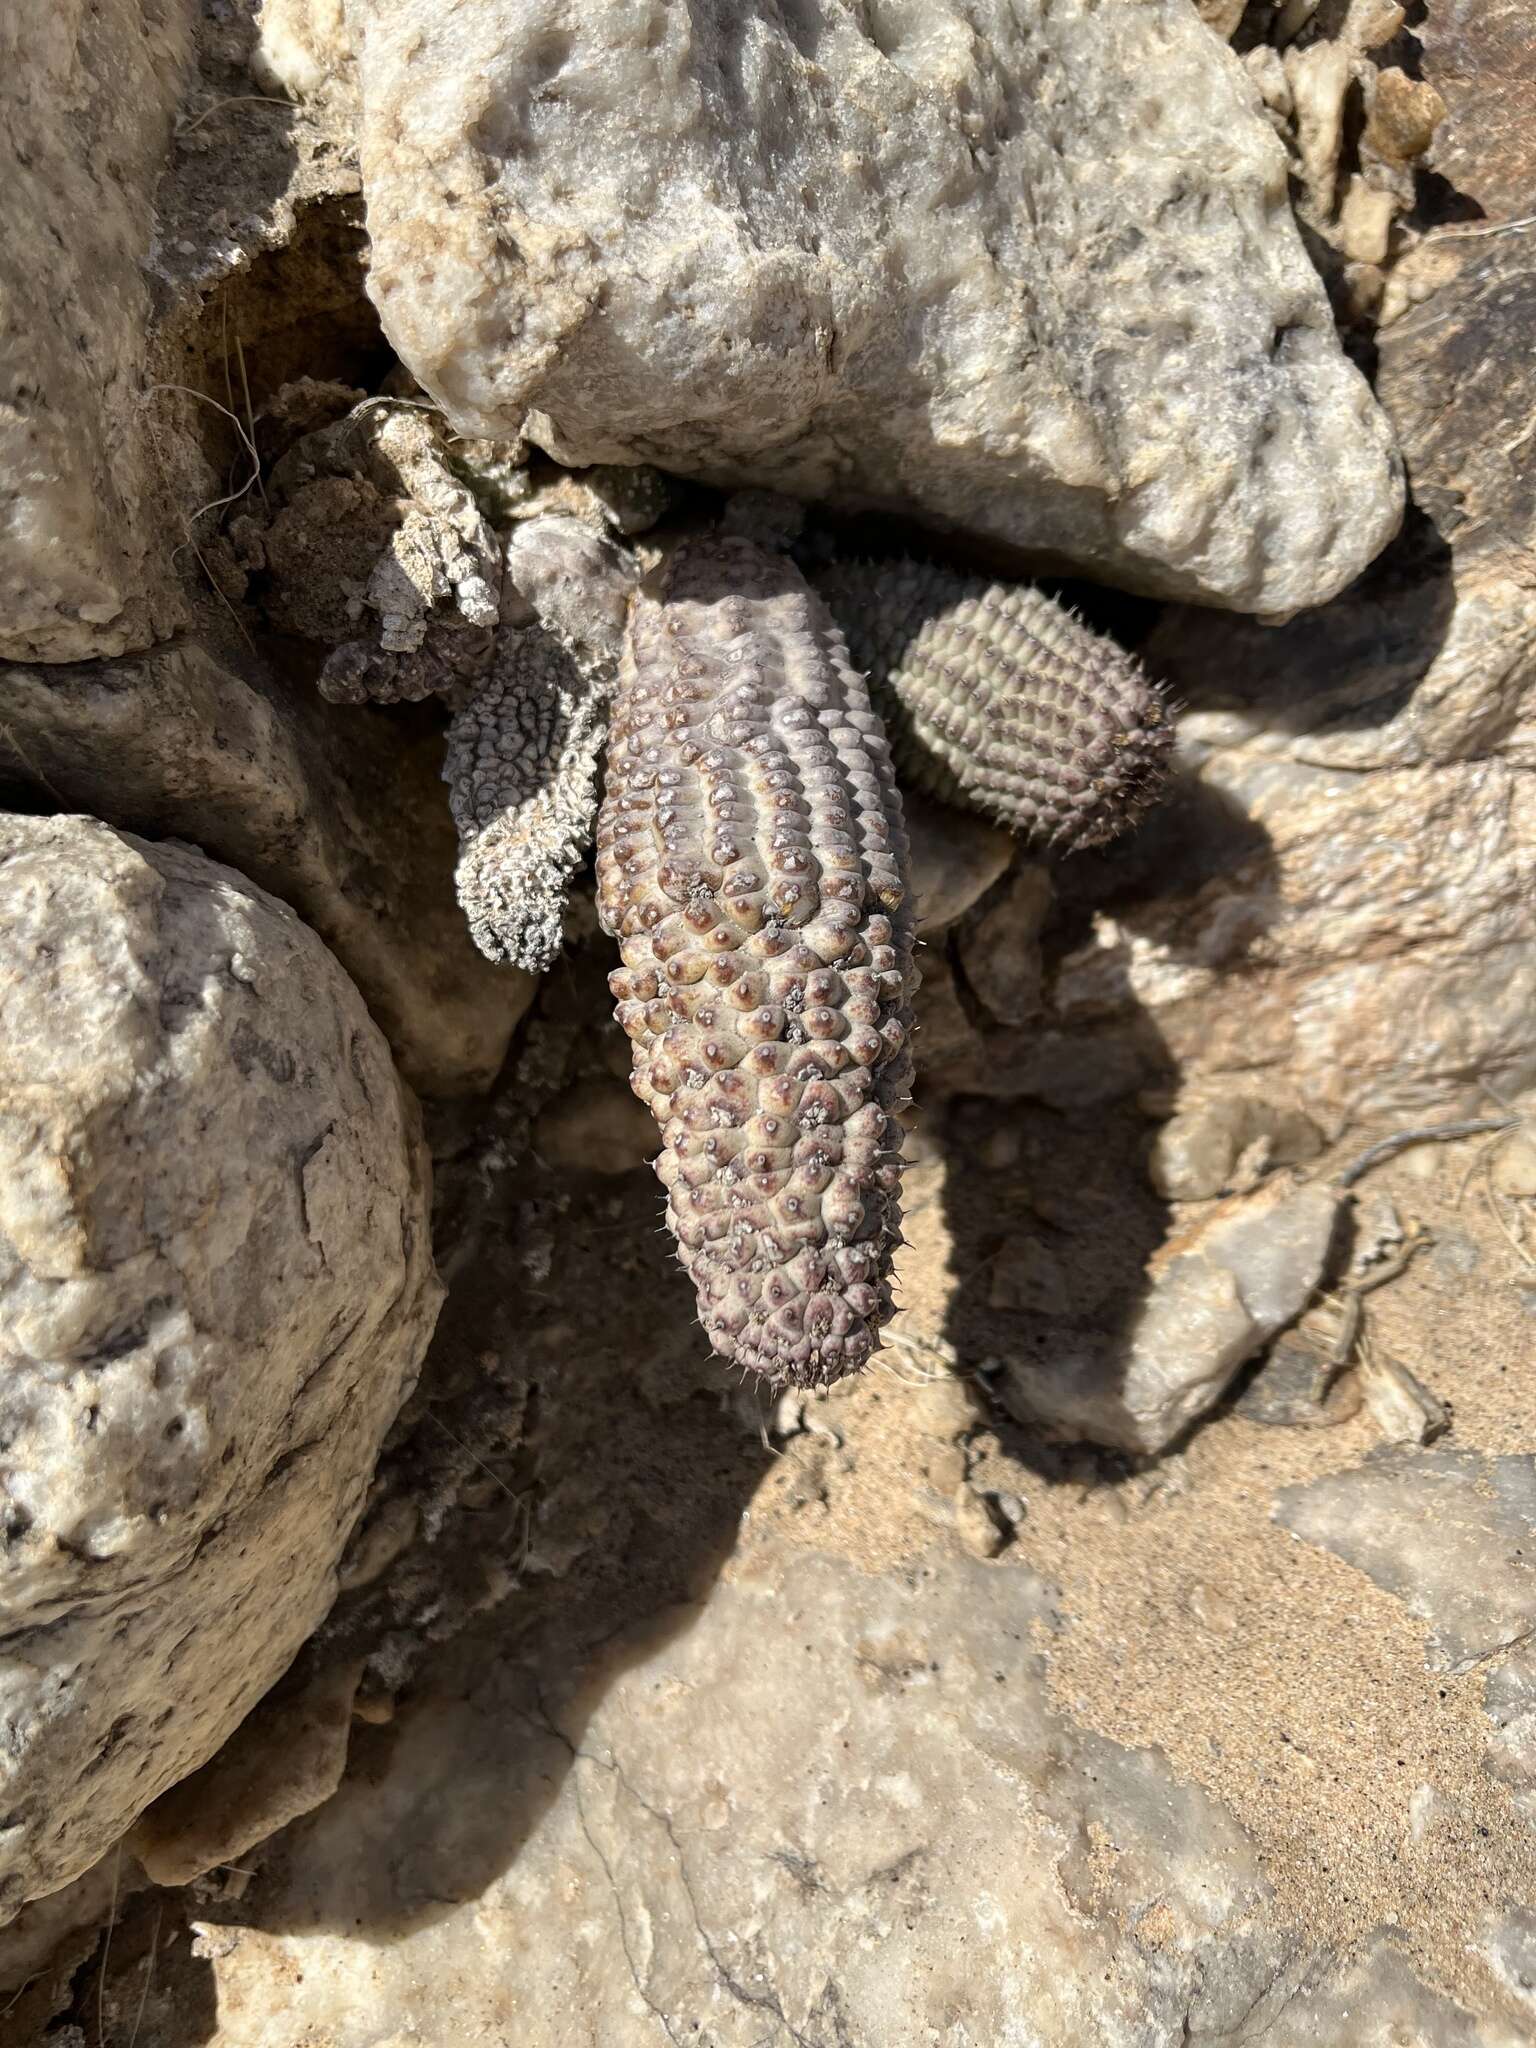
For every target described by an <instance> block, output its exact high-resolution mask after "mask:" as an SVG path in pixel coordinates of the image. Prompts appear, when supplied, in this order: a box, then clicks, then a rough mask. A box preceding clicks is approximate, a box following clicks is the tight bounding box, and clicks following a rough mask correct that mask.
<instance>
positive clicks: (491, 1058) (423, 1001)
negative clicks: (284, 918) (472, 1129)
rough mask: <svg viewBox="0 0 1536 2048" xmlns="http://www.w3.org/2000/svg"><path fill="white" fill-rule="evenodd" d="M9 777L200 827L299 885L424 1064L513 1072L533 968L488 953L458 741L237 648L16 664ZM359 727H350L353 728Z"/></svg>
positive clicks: (3, 679)
mask: <svg viewBox="0 0 1536 2048" xmlns="http://www.w3.org/2000/svg"><path fill="white" fill-rule="evenodd" d="M0 691H3V694H4V699H5V712H4V717H3V719H0V783H3V784H4V785H8V786H9V787H10V788H11V789H13V790H20V789H25V790H26V792H27V804H28V807H31V806H35V805H37V804H38V803H44V804H48V805H61V806H63V807H65V808H70V809H78V810H82V811H90V812H93V813H95V814H96V815H97V816H100V817H105V818H108V819H110V820H111V822H112V823H113V824H116V825H121V826H124V827H126V828H127V829H128V830H130V831H135V832H143V833H146V834H149V835H151V836H155V837H159V836H162V835H165V836H170V837H175V838H179V839H186V840H190V841H192V842H193V843H195V844H196V845H198V846H200V847H202V848H203V850H204V851H205V852H206V853H209V854H211V855H213V856H214V857H216V858H217V859H220V860H224V861H228V862H229V863H230V864H231V865H232V866H235V867H238V868H239V870H240V871H241V873H242V874H245V875H249V876H250V877H251V879H252V880H253V881H255V882H257V883H259V884H260V886H261V887H262V888H264V889H270V890H271V892H272V893H273V895H275V896H279V897H281V898H282V899H283V901H284V902H285V903H289V904H291V905H292V906H293V908H294V909H295V910H297V911H298V912H299V914H300V915H301V916H302V917H303V918H304V919H305V921H306V922H307V923H308V924H310V925H312V926H313V927H314V929H315V930H316V931H317V932H319V934H320V936H321V937H322V938H323V939H324V940H325V942H326V944H327V945H328V946H329V947H330V948H331V950H332V951H333V952H334V953H335V955H336V957H337V958H338V959H339V960H340V962H341V964H342V966H343V967H345V968H346V970H347V972H348V973H349V974H350V975H351V976H352V978H353V980H354V981H355V982H356V983H357V985H358V987H359V989H360V990H361V991H362V993H363V996H364V997H365V999H366V1000H367V1003H368V1007H369V1009H370V1010H371V1011H372V1013H373V1016H374V1018H375V1020H376V1021H377V1023H378V1024H379V1026H380V1027H381V1029H382V1030H383V1032H384V1035H385V1037H386V1038H387V1039H388V1040H389V1041H390V1044H391V1046H392V1047H393V1049H394V1052H395V1056H396V1058H397V1059H398V1060H399V1062H400V1067H401V1070H402V1072H403V1073H404V1075H405V1077H406V1079H407V1080H408V1081H410V1082H411V1084H412V1085H413V1086H414V1087H416V1088H417V1089H419V1090H421V1092H422V1093H424V1094H428V1095H457V1094H464V1093H466V1092H472V1091H474V1090H477V1089H481V1088H485V1087H488V1086H489V1085H490V1083H491V1082H492V1081H493V1080H494V1079H495V1076H496V1073H497V1070H498V1068H499V1067H500V1065H501V1062H502V1059H503V1057H504V1055H505V1053H506V1049H507V1042H508V1040H509V1038H510V1037H511V1034H512V1031H513V1029H514V1027H515V1026H516V1024H517V1021H518V1019H519V1017H521V1015H522V1014H523V1012H524V1011H525V1010H526V1009H527V1007H528V1003H529V1000H530V998H531V996H532V993H533V988H534V982H533V979H532V977H531V976H529V975H525V974H519V973H518V972H517V971H516V969H514V968H508V967H494V966H492V965H491V963H490V962H489V961H487V960H484V959H482V958H481V956H480V955H479V953H477V952H476V950H475V947H474V943H473V941H472V940H471V938H470V936H469V933H468V932H467V931H466V930H465V928H464V922H463V919H462V917H461V916H460V914H459V909H458V905H457V903H456V902H455V900H454V894H453V866H454V852H455V837H454V830H453V822H452V819H451V818H450V816H449V814H448V807H447V805H446V804H445V803H444V801H443V791H442V785H441V782H440V781H439V779H438V777H439V767H440V763H441V743H440V742H439V741H436V740H434V739H433V738H432V737H431V736H430V735H427V736H425V737H422V736H419V735H418V736H415V737H412V736H410V735H408V734H406V733H405V732H403V731H402V730H400V729H399V728H396V727H394V726H391V725H388V724H386V723H385V722H384V721H382V720H377V721H376V720H373V719H370V718H367V717H364V716H362V715H360V714H359V713H357V712H354V711H338V710H331V709H330V708H328V707H327V706H325V705H323V704H320V703H318V702H316V701H315V700H314V697H313V693H312V692H311V691H309V690H308V689H305V688H302V687H297V686H296V687H293V688H285V687H284V685H283V684H282V683H281V682H279V681H278V680H276V679H275V678H274V677H273V676H272V675H271V673H270V671H269V670H267V669H266V668H265V667H264V666H262V665H261V664H259V663H258V662H256V661H254V660H252V659H250V658H249V657H247V656H243V655H240V654H238V653H237V652H236V651H234V650H230V651H229V652H228V653H227V655H226V656H225V657H224V658H222V659H220V658H216V657H215V656H214V655H213V654H211V653H210V652H208V651H207V650H206V649H204V648H202V647H200V646H199V645H198V644H197V643H196V642H195V641H192V640H186V641H182V642H180V643H178V644H177V645H175V646H173V647H167V648H162V649H157V650H155V651H154V652H153V653H151V654H148V655H145V656H143V657H142V658H140V659H137V660H124V661H122V662H116V663H110V662H103V663H101V664H98V665H94V666H87V665H84V664H82V665H80V666H78V667H75V666H68V667H44V666H42V665H37V666H33V667H28V668H19V667H18V668H12V669H8V670H0ZM343 733H344V734H345V740H344V742H343V740H342V737H341V735H342V734H343Z"/></svg>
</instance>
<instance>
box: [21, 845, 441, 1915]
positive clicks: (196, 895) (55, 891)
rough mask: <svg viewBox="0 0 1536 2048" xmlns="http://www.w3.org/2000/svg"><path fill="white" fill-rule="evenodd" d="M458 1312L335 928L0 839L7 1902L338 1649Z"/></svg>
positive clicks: (189, 871) (61, 851)
mask: <svg viewBox="0 0 1536 2048" xmlns="http://www.w3.org/2000/svg"><path fill="white" fill-rule="evenodd" d="M439 1299H440V1289H439V1286H438V1282H437V1279H436V1275H435V1273H434V1270H433V1266H432V1257H431V1251H430V1246H429V1238H428V1207H427V1166H426V1160H425V1154H424V1151H423V1148H422V1145H421V1140H420V1136H419V1132H418V1128H417V1121H416V1113H415V1110H414V1108H413V1106H412V1104H411V1102H410V1099H409V1098H408V1097H407V1096H406V1095H405V1094H404V1092H403V1091H402V1089H401V1088H400V1086H399V1083H398V1082H397V1080H396V1078H395V1073H394V1069H393V1067H392V1065H391V1063H390V1059H389V1054H388V1050H387V1048H386V1046H385V1044H384V1041H383V1039H382V1037H381V1036H380V1034H379V1032H378V1030H377V1028H376V1027H375V1026H374V1024H373V1023H372V1022H371V1021H370V1019H369V1017H368V1014H367V1012H366V1010H365V1009H364V1007H363V1004H362V1001H361V999H360V997H359V996H358V994H357V991H356V990H355V989H354V988H353V986H352V984H351V983H350V982H349V981H348V980H347V978H346V976H345V975H344V974H342V973H341V971H340V970H339V969H338V967H337V965H336V963H335V961H334V960H333V959H332V958H331V956H330V954H329V953H327V951H326V950H325V948H324V946H323V945H322V944H321V943H320V941H319V940H318V939H317V938H316V937H315V936H314V934H313V933H312V932H310V931H309V930H308V929H307V928H306V927H305V926H304V925H303V924H301V923H300V922H299V920H298V918H297V917H295V916H294V914H293V913H292V912H291V911H290V910H288V909H286V908H285V907H284V906H283V905H281V904H279V903H278V902H276V901H275V900H274V899H273V898H271V897H269V896H267V895H265V894H264V893H263V892H262V891H261V890H259V889H257V888H255V887H254V886H253V885H252V884H250V883H248V882H246V881H245V880H244V879H243V878H242V877H241V876H239V875H237V874H235V873H234V872H233V871H232V870H230V869H228V868H223V867H219V866H216V865H215V864H214V863H212V862H211V861H208V860H206V859H204V858H203V856H202V855H200V854H198V853H196V852H195V851H194V850H192V849H191V848H187V847H180V846H175V845H166V846H152V845H150V844H147V843H146V842H143V841H141V840H137V839H133V838H130V837H128V836H127V835H125V834H120V833H117V832H114V831H112V830H110V829H109V828H107V827H106V826H103V825H99V824H97V823H95V822H94V821H92V820H88V819H82V818H78V817H63V818H55V819H47V820H39V819H31V818H19V817H11V818H7V819H4V820H3V821H0V1330H3V1335H0V1441H3V1442H4V1445H5V1452H6V1456H5V1465H4V1470H3V1475H0V1513H3V1517H4V1521H3V1527H4V1549H3V1553H0V1642H3V1648H0V1810H3V1812H4V1816H5V1819H4V1826H3V1828H0V1906H3V1907H4V1908H6V1909H8V1910H9V1911H14V1910H15V1908H16V1907H17V1906H18V1905H19V1904H20V1903H21V1902H22V1901H23V1900H24V1899H26V1898H28V1897H31V1896H34V1895H36V1894H38V1893H41V1892H47V1891H50V1890H52V1889H54V1888H56V1887H58V1886H60V1885H63V1884H65V1883H66V1882H68V1881H69V1880H70V1879H71V1878H73V1877H75V1876H77V1875H78V1874H79V1873H80V1872H82V1871H83V1870H85V1869H86V1868H87V1867H88V1866H89V1865H90V1864H91V1863H92V1862H93V1861H94V1860H95V1859H96V1858H97V1857H98V1856H100V1855H101V1854H102V1852H103V1850H104V1849H106V1848H107V1847H108V1846H109V1845H110V1844H111V1843H112V1842H114V1841H115V1840H116V1839H117V1838H118V1837H120V1836H121V1834H122V1833H123V1831H124V1829H125V1828H127V1827H128V1826H129V1825H130V1823H131V1822H132V1821H133V1820H134V1819H135V1818H136V1816H137V1815H138V1814H139V1813H140V1812H141V1811H142V1809H143V1808H144V1807H145V1806H147V1805H148V1804H149V1802H150V1801H151V1800H152V1799H153V1798H155V1797H156V1795H157V1794H158V1793H160V1792H162V1791H163V1790H164V1789H165V1788H166V1787H167V1786H168V1785H170V1784H173V1783H174V1782H175V1781H176V1780H177V1779H178V1778H180V1777H182V1776H184V1775H185V1774H186V1773H187V1772H189V1771H191V1770H193V1769H194V1768H195V1767H196V1766H198V1765H199V1764H201V1763H202V1762H203V1761H204V1760H205V1759H206V1758H207V1757H208V1756H209V1755H210V1754H211V1753H212V1752H213V1751H214V1750H215V1749H216V1748H217V1747H218V1745H219V1744H220V1743H221V1742H222V1741H223V1739H224V1738H225V1736H227V1735H228V1734H229V1732H230V1731H231V1729H233V1728H234V1726H235V1725H236V1723H237V1722H238V1721H239V1720H240V1719H241V1718H242V1716H243V1715H244V1714H245V1713H246V1712H247V1711H248V1710H249V1709H250V1707H251V1706H252V1705H253V1704H254V1703H255V1701H256V1700H257V1699H258V1698H259V1697H260V1696H261V1694H262V1693H263V1692H264V1691H265V1690H266V1688H267V1687H268V1686H269V1685H271V1684H272V1682H273V1680H274V1679H275V1678H276V1677H277V1676H278V1675H279V1673H280V1672H281V1671H282V1670H283V1668H284V1667H285V1665H286V1664H287V1663H288V1662H289V1660H290V1659H291V1658H292V1656H293V1654H294V1652H295V1651H296V1650H297V1648H298V1647H299V1645H300V1644H301V1643H302V1642H303V1640H304V1638H305V1637H306V1636H307V1635H308V1634H309V1633H310V1632H311V1631H312V1630H313V1628H314V1627H315V1626H316V1624H317V1623H318V1622H319V1620H320V1619H321V1617H322V1616H323V1615H324V1613H325V1611H326V1609H327V1607H328V1606H329V1604H330V1602H331V1599H332V1596H333V1593H334V1590H335V1583H336V1577H335V1568H336V1562H337V1559H338V1557H339V1555H340V1553H341V1549H342V1546H343V1544H344V1542H345V1540H346V1538H347V1535H348V1533H349V1531H350V1529H351V1526H352V1524H353V1522H354V1520H355V1519H356V1516H357V1514H358V1512H359V1510H360V1508H361V1506H362V1504H363V1499H364V1494H365V1490H366V1488H367V1485H368V1481H369V1478H370V1475H371V1473H372V1470H373V1464H374V1459H375V1456H376V1454H377V1451H378V1448H379V1445H380V1442H381V1441H382V1438H383V1436H384V1432H385V1431H386V1429H387V1428H388V1427H389V1424H390V1422H391V1421H392V1419H393V1417H394V1415H395V1412H396V1410H397V1409H398V1407H399V1405H400V1402H401V1400H402V1398H403V1397H404V1395H405V1393H406V1391H407V1390H408V1388H409V1387H410V1385H411V1382H412V1380H413V1378H414V1375H415V1372H416V1369H417V1366H418V1363H419V1361H420V1358H421V1355H422V1352H423V1350H424V1348H425V1345H426V1342H427V1339H428V1337H429V1335H430V1334H431V1329H432V1325H433V1322H434V1320H435V1317H436V1313H437V1307H438V1303H439Z"/></svg>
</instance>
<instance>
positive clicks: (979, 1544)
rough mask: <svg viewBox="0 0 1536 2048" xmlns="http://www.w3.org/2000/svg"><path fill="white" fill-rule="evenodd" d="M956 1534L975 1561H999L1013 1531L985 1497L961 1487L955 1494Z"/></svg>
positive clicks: (969, 1488)
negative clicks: (999, 1555) (999, 1556)
mask: <svg viewBox="0 0 1536 2048" xmlns="http://www.w3.org/2000/svg"><path fill="white" fill-rule="evenodd" d="M955 1534H956V1535H957V1536H958V1537H959V1538H960V1541H961V1542H962V1543H963V1544H964V1545H965V1547H966V1549H967V1550H968V1551H970V1553H971V1555H972V1556H973V1557H996V1556H997V1554H998V1553H999V1551H1001V1550H1002V1549H1003V1548H1004V1546H1005V1545H1006V1544H1007V1543H1008V1541H1009V1539H1010V1537H1011V1535H1012V1531H1011V1530H1010V1529H1009V1528H1008V1527H1007V1525H1006V1523H1004V1522H1003V1520H1002V1518H1001V1516H999V1515H998V1514H996V1513H995V1512H994V1510H993V1506H992V1503H991V1501H990V1500H989V1499H988V1497H987V1496H986V1495H985V1494H983V1493H977V1492H976V1490H975V1488H974V1487H971V1486H960V1487H957V1488H956V1490H955Z"/></svg>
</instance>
